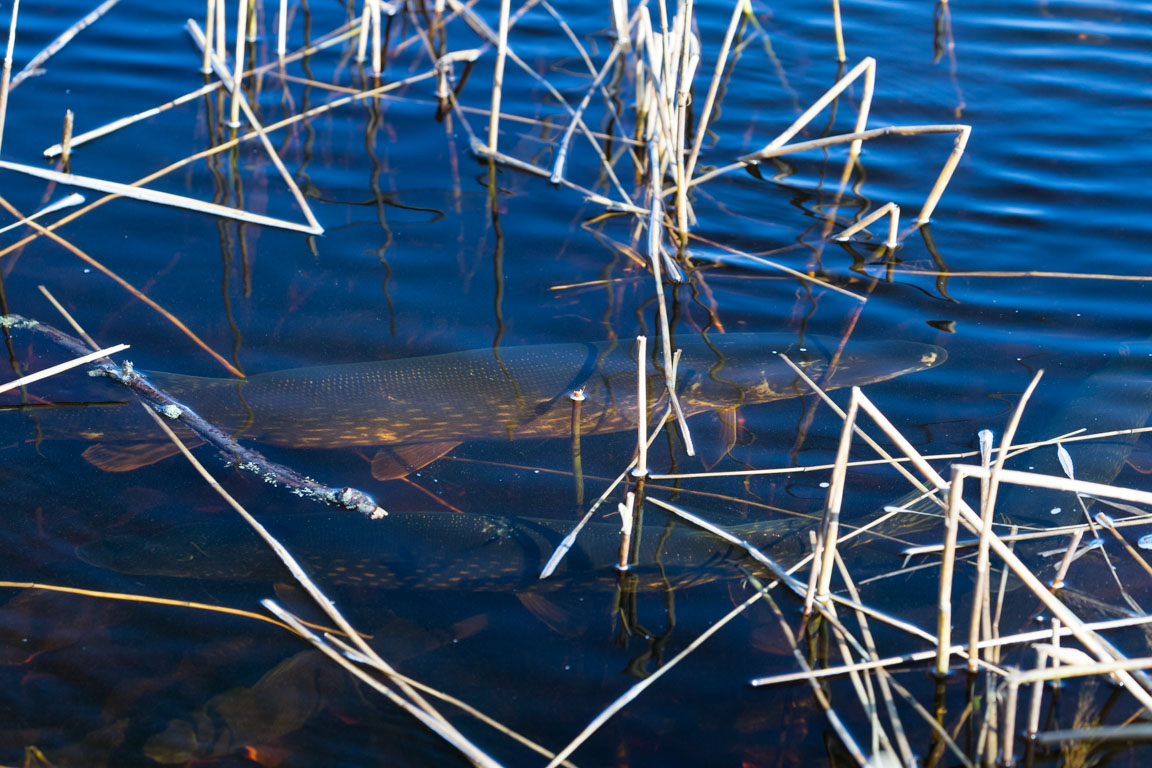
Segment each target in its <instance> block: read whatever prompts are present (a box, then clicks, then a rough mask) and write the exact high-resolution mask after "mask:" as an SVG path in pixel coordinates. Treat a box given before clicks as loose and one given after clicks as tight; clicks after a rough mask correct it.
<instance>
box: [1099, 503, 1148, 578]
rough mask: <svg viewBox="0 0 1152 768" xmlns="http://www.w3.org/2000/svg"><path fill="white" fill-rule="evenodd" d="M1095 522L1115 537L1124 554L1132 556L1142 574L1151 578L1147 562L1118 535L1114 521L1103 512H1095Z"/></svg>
mask: <svg viewBox="0 0 1152 768" xmlns="http://www.w3.org/2000/svg"><path fill="white" fill-rule="evenodd" d="M1096 522H1097V523H1098V524H1099V525H1101V526H1102V527H1103V528H1105V529H1106V530H1107V531H1108V532H1109V533H1111V534H1112V535H1113V536H1115V537H1116V540H1117V541H1119V542H1120V545H1121V546H1122V547H1124V550H1125V551H1126V552H1127V553H1128V554H1129V555H1131V556H1132V559H1133V560H1135V561H1136V563H1137V564H1138V565H1139V566H1140V567H1141V568H1143V569H1144V572H1145V573H1147V574H1148V575H1149V576H1152V565H1148V561H1147V560H1145V559H1144V558H1143V557H1141V556H1140V553H1139V552H1137V551H1136V550H1135V549H1134V548H1133V547H1132V545H1131V544H1129V543H1128V540H1127V539H1125V538H1124V537H1123V536H1121V535H1120V531H1118V530H1117V529H1116V523H1115V521H1113V520H1112V518H1111V517H1110V516H1109V515H1106V514H1104V513H1103V512H1097V513H1096Z"/></svg>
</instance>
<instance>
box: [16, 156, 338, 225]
mask: <svg viewBox="0 0 1152 768" xmlns="http://www.w3.org/2000/svg"><path fill="white" fill-rule="evenodd" d="M0 168H2V169H4V170H9V171H15V172H17V173H24V174H27V175H29V176H36V177H37V178H41V179H47V180H49V181H55V182H57V183H59V184H66V185H68V186H72V187H82V188H84V189H94V190H96V191H97V192H106V193H108V194H110V195H116V196H117V197H127V198H130V199H132V200H141V201H144V202H147V203H156V204H158V205H169V206H172V207H174V208H183V209H185V210H189V211H195V212H197V213H206V214H208V215H209V216H221V217H224V218H227V219H235V220H237V221H244V222H247V223H249V224H260V225H263V226H266V227H276V228H278V229H288V230H291V231H293V232H303V233H305V234H309V235H318V234H322V233H323V232H324V230H323V228H321V227H320V226H319V224H317V225H315V226H312V225H304V224H296V223H294V222H291V221H285V220H283V219H275V218H272V217H271V216H263V215H261V214H258V213H249V212H248V211H242V210H240V209H238V208H229V207H227V206H224V205H218V204H216V203H206V202H203V201H201V200H196V199H195V198H191V197H185V196H184V195H174V194H172V193H171V192H160V191H158V190H153V189H145V188H143V187H134V186H132V185H130V184H121V183H119V182H116V181H107V180H105V179H94V178H92V177H90V176H77V175H75V174H72V173H61V172H59V171H53V170H50V169H48V168H38V167H36V166H33V165H24V164H22V163H12V162H9V161H7V160H0Z"/></svg>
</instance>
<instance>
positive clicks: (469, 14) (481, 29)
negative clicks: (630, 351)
mask: <svg viewBox="0 0 1152 768" xmlns="http://www.w3.org/2000/svg"><path fill="white" fill-rule="evenodd" d="M448 2H450V3H451V5H452V7H453V9H454V10H455V11H456V12H457V13H459V14H460V16H461V17H462V18H463V19H464V21H465V22H466V23H467V24H468V25H469V26H471V27H472V28H473V29H474V30H475V31H476V33H477V34H479V35H481V36H482V37H485V38H486V39H487V40H488V42H489V43H490V44H491V43H494V42H495V43H498V42H499V38H498V35H497V34H496V33H494V32H493V31H492V30H491V28H490V27H488V25H487V24H485V23H484V20H483V19H481V18H480V17H478V16H477V15H476V14H475V13H474V12H473V11H472V10H471V8H469V7H468V6H466V5H461V4H460V2H459V0H448ZM533 4H534V3H533V0H528V2H526V3H525V4H524V5H523V6H522V7H521V8H520V10H519V11H517V15H516V17H517V18H518V17H519V16H520V15H521V14H522V13H524V12H525V11H526V10H527V9H528V8H529V7H531V6H532V5H533ZM515 20H516V19H511V20H510V21H509V26H511V25H512V23H513V22H514V21H515ZM507 57H508V58H509V59H511V61H512V62H513V63H514V64H516V66H517V67H519V68H520V69H521V70H522V71H523V72H524V73H525V74H527V75H528V76H529V77H531V78H532V79H533V80H535V81H536V82H537V83H539V84H540V86H541V87H542V88H544V90H546V91H548V93H549V95H551V96H552V98H553V99H555V100H556V102H557V103H558V104H559V105H560V107H561V108H562V109H564V110H565V111H566V112H567V113H568V114H569V115H570V116H573V117H574V116H575V110H573V108H572V106H571V105H570V104H569V103H568V101H567V99H565V98H564V96H563V94H561V93H560V92H559V91H558V90H556V88H555V87H554V86H553V85H552V84H551V83H550V82H548V81H547V80H546V79H544V78H543V77H541V76H540V74H539V73H537V72H536V70H535V69H534V68H533V67H530V66H528V64H526V63H525V62H524V60H523V59H521V58H520V57H519V56H517V55H516V53H515V51H513V50H512V49H511V48H507ZM495 95H496V94H495V91H493V97H494V98H495ZM452 105H453V109H456V110H458V111H460V112H466V111H475V112H482V110H478V109H473V110H469V109H465V108H462V107H460V106H459V105H458V104H457V103H456V100H455V99H452ZM506 117H508V116H507V115H503V114H499V113H497V116H496V118H495V119H496V120H497V121H498V120H501V119H505V118H506ZM492 121H493V115H492V114H491V111H490V114H489V143H488V144H485V143H484V142H481V141H479V140H478V138H477V137H476V136H475V135H472V129H471V127H470V126H469V125H468V123H467V122H466V121H464V122H463V125H464V127H465V129H466V130H467V131H468V133H469V134H470V135H471V137H472V138H471V141H470V148H471V150H472V152H473V153H474V154H476V155H478V156H481V157H488V158H491V159H494V160H496V161H497V162H502V163H506V164H508V165H511V166H512V167H514V168H519V169H520V170H528V171H529V172H530V173H536V174H537V175H544V176H545V177H547V178H551V175H550V174H548V173H547V172H543V174H541V173H540V171H539V170H538V169H535V166H532V165H530V164H528V163H522V161H513V160H512V158H509V157H508V156H507V155H504V154H501V153H499V152H496V151H492V148H491V141H492V136H491V126H492ZM576 123H577V127H579V129H580V132H581V133H582V134H584V137H585V138H586V139H587V140H588V143H589V145H590V146H591V147H592V149H593V151H595V152H596V154H597V156H598V157H599V158H600V162H601V166H602V167H603V168H604V169H605V170H606V172H607V173H608V175H609V176H610V178H611V179H612V181H613V183H614V184H615V185H616V188H617V191H619V192H620V195H621V197H623V198H625V199H626V200H628V199H630V198H629V197H628V193H627V191H625V190H624V187H623V185H622V184H621V183H620V180H619V179H618V178H616V174H615V172H614V171H613V170H612V163H611V162H610V161H609V159H608V158H607V157H606V156H605V155H604V150H603V149H602V148H601V147H600V145H599V143H598V142H597V141H596V137H595V135H594V134H593V133H592V131H591V130H590V129H589V128H588V126H587V125H586V124H585V123H584V121H583V120H582V119H580V120H577V121H576ZM529 169H533V170H529ZM561 183H563V184H564V185H565V186H567V187H569V188H571V189H574V190H576V191H579V192H581V193H582V194H584V195H594V194H595V193H594V192H592V191H591V190H587V189H584V188H583V187H581V186H579V185H577V184H572V183H570V182H568V181H567V180H563V179H562V180H561Z"/></svg>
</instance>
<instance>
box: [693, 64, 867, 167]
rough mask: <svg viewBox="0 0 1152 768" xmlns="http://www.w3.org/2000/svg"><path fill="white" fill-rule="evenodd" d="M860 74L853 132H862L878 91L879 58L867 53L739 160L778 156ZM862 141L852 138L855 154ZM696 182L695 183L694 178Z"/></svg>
mask: <svg viewBox="0 0 1152 768" xmlns="http://www.w3.org/2000/svg"><path fill="white" fill-rule="evenodd" d="M860 75H864V94H863V96H862V97H861V99H860V109H859V111H858V112H857V114H856V126H855V130H854V132H855V133H861V132H863V131H864V128H865V126H867V125H868V113H869V112H870V111H871V110H872V94H873V91H874V90H875V84H876V59H874V58H872V57H871V56H865V57H864V58H863V59H861V60H860V63H859V64H857V65H856V66H855V67H853V68H852V69H850V70H849V71H848V74H846V75H844V77H842V78H840V79H839V80H837V81H836V83H835V84H834V85H833V86H832V87H831V88H829V89H828V90H827V91H825V92H824V95H823V96H821V97H820V98H818V99H817V100H816V101H814V102H813V103H812V106H810V107H808V109H807V110H805V112H804V114H802V115H800V117H798V118H796V119H795V120H794V121H793V122H792V125H790V126H788V127H787V128H785V129H784V131H783V132H782V133H781V134H780V135H779V136H777V137H776V138H774V139H773V140H772V141H771V142H769V143H768V144H766V145H765V146H764V148H763V149H761V150H760V151H759V152H753V153H752V154H750V155H745V156H744V157H741V158H740V162H742V163H748V162H755V160H750V159H749V158H758V159H766V158H768V157H775V156H776V155H775V154H771V153H772V152H773V151H774V150H777V149H780V148H781V147H783V146H784V145H785V144H787V143H788V141H790V140H791V139H792V137H793V136H795V135H796V134H797V133H799V132H800V131H802V130H803V129H804V127H805V126H806V125H808V123H810V122H812V119H813V118H815V117H816V115H818V114H820V113H821V112H822V111H823V110H824V107H826V106H828V105H829V104H831V103H832V101H833V99H835V98H836V97H838V96H839V95H840V94H841V93H843V92H844V89H846V88H847V87H848V86H849V85H851V84H852V83H854V82H855V81H856V79H857V78H858V77H860ZM862 138H863V137H862ZM860 140H861V139H855V140H853V143H852V147H853V150H852V154H856V153H858V152H859V151H860V144H859V141H860ZM805 143H806V142H805ZM761 155H763V157H760V156H761ZM704 180H705V179H704V178H703V177H702V178H701V179H699V180H697V181H704ZM693 183H696V182H695V181H694V182H693Z"/></svg>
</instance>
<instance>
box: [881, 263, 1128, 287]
mask: <svg viewBox="0 0 1152 768" xmlns="http://www.w3.org/2000/svg"><path fill="white" fill-rule="evenodd" d="M890 271H891V273H892V274H894V275H896V274H899V275H926V276H928V277H1005V278H1007V277H1040V278H1055V279H1059V280H1114V281H1116V282H1121V283H1123V282H1129V283H1145V282H1148V280H1149V279H1150V278H1149V277H1148V275H1105V274H1100V273H1093V272H1043V271H1018V272H990V271H987V270H984V271H969V272H938V271H936V270H931V269H927V270H919V269H900V268H897V267H893V268H891V269H890Z"/></svg>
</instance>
